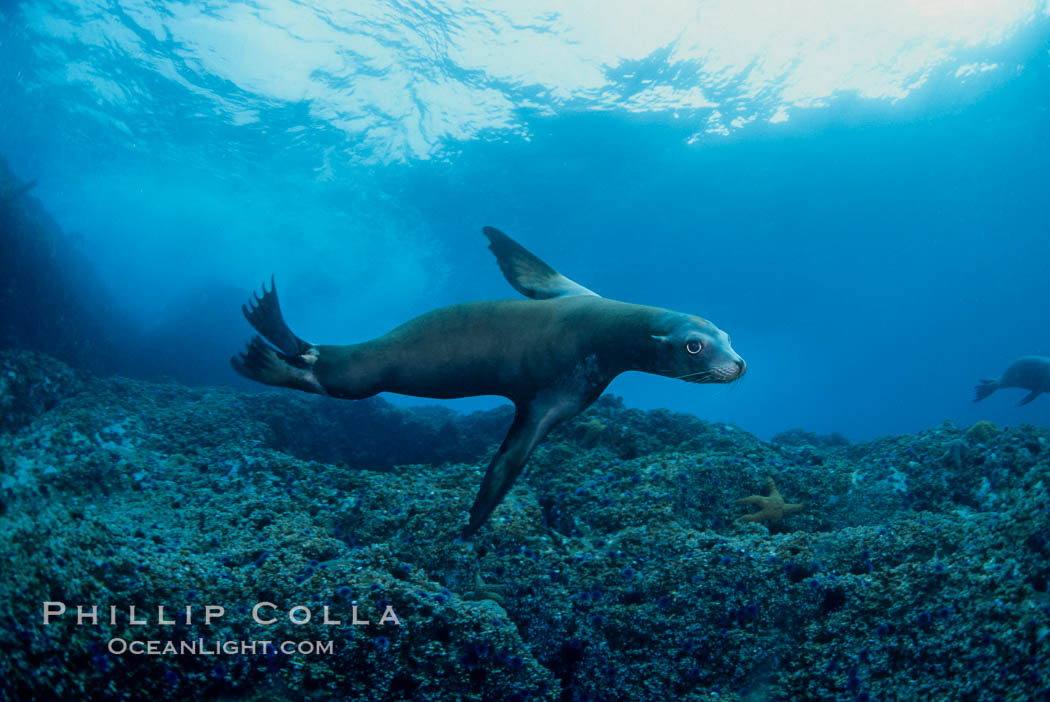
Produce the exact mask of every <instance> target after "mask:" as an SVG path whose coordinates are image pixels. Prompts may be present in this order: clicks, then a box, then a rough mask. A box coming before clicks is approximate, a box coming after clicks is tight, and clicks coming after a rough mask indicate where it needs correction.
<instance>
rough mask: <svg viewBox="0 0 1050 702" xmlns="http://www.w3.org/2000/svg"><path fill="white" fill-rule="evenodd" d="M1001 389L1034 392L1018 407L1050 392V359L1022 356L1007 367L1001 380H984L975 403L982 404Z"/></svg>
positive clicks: (1025, 397)
mask: <svg viewBox="0 0 1050 702" xmlns="http://www.w3.org/2000/svg"><path fill="white" fill-rule="evenodd" d="M1000 388H1023V389H1025V390H1031V391H1032V392H1030V393H1028V394H1027V395H1025V396H1024V397H1023V398H1022V399H1021V401H1020V402H1018V403H1017V406H1018V407H1020V406H1021V405H1027V404H1028V403H1029V402H1031V401H1032V400H1034V399H1035V398H1037V397H1039V395H1040V394H1041V393H1044V392H1050V358H1047V357H1046V356H1022V357H1021V358H1019V359H1017V360H1016V361H1014V362H1013V363H1011V364H1010V365H1009V367H1007V369H1006V372H1004V373H1003V375H1002V377H1000V378H999V380H982V381H981V383H980V385H978V386H977V387H976V388H975V389H976V391H977V396H976V397H975V398H974V399H973V401H974V402H980V401H981V400H983V399H984V398H986V397H988V396H989V395H991V394H992V393H993V392H995V391H996V390H998V389H1000Z"/></svg>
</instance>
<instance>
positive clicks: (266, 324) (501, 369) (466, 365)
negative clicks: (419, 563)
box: [230, 227, 747, 536]
mask: <svg viewBox="0 0 1050 702" xmlns="http://www.w3.org/2000/svg"><path fill="white" fill-rule="evenodd" d="M482 231H483V232H484V234H485V236H487V237H488V239H489V248H490V249H491V250H492V252H493V253H494V254H495V255H496V261H497V263H498V264H499V267H500V268H501V269H502V270H503V274H504V276H506V278H507V280H508V281H509V282H510V284H511V285H512V286H514V288H515V289H516V290H518V291H519V292H521V293H522V294H523V295H525V296H526V297H528V298H532V299H529V300H493V301H487V302H469V303H465V304H460V305H452V306H451V307H443V308H441V309H437V310H434V311H432V312H428V313H426V314H424V315H422V316H419V317H416V318H415V319H413V320H410V321H408V322H406V323H405V324H402V325H401V326H399V327H397V328H396V329H394V330H393V331H391V332H389V333H388V334H386V335H384V336H381V337H379V338H377V339H373V340H371V341H365V342H363V343H360V344H350V345H347V346H318V345H315V344H310V343H307V342H305V341H303V340H302V339H300V338H299V337H297V336H296V335H295V334H293V333H292V332H291V330H290V329H289V328H288V326H287V325H286V324H285V322H284V318H283V317H282V315H281V309H280V306H279V304H278V301H277V290H276V287H275V286H274V283H273V280H272V279H271V282H270V290H266V286H265V285H264V286H263V296H262V298H259V297H258V295H256V296H255V299H254V301H252V302H251V303H250V305H245V306H244V307H243V308H242V309H243V311H244V316H245V317H246V318H247V319H248V321H249V322H250V323H251V325H252V326H253V327H255V330H256V331H257V332H259V334H261V335H262V337H265V341H264V340H263V338H262V337H260V336H255V337H254V338H253V339H252V340H251V342H250V343H249V344H248V348H247V349H246V350H245V351H244V352H243V353H241V354H240V355H239V356H235V357H234V358H232V359H230V361H231V363H232V365H233V367H234V369H235V370H236V371H237V372H238V373H240V374H241V375H244V376H246V377H248V378H251V379H252V380H257V381H259V382H260V383H266V384H267V385H278V386H282V387H288V388H296V389H298V390H305V391H306V392H314V393H318V394H321V395H331V396H333V397H342V398H348V399H354V400H359V399H363V398H366V397H371V396H372V395H375V394H376V393H379V392H396V393H400V394H403V395H415V396H417V397H434V398H452V397H471V396H475V395H502V396H504V397H506V398H508V399H509V400H510V401H511V402H513V403H514V407H515V409H516V413H515V415H514V422H513V424H511V427H510V431H509V432H507V436H506V438H505V439H504V440H503V445H502V446H500V448H499V450H498V451H497V452H496V455H495V456H494V457H493V458H492V462H491V463H490V464H489V467H488V471H487V472H486V473H485V478H484V480H483V481H482V484H481V489H480V490H479V491H478V495H477V498H476V499H475V500H474V505H473V506H472V507H471V508H470V522H469V523H468V524H467V526H466V528H465V529H464V530H463V535H464V536H471V535H473V534H474V533H475V532H477V530H478V529H479V528H480V527H481V525H482V524H484V523H485V520H486V519H487V518H488V516H489V515H490V514H491V513H492V510H494V509H495V508H496V506H497V505H498V504H499V503H500V501H501V500H502V499H503V496H504V495H506V493H507V491H508V490H509V489H510V486H511V485H512V484H513V483H514V479H515V478H517V476H518V474H519V473H521V471H522V468H524V466H525V462H526V461H527V460H528V458H529V455H530V454H531V453H532V450H533V449H534V448H535V447H536V445H537V444H538V443H539V442H540V440H542V439H543V437H544V436H546V434H547V432H548V431H550V430H551V428H552V427H554V426H555V425H556V424H558V423H559V422H562V421H564V420H566V419H569V418H570V417H573V416H575V415H577V414H579V413H580V412H582V411H583V410H584V409H586V408H587V407H588V406H589V405H590V404H591V403H592V402H594V401H595V400H596V399H597V398H598V396H599V395H600V394H601V393H602V391H603V390H604V389H605V388H606V386H607V385H608V384H609V383H610V382H611V381H612V379H613V378H615V377H616V376H617V375H619V374H620V373H623V372H625V371H631V370H636V371H644V372H646V373H655V374H657V375H664V376H669V377H672V378H678V379H681V380H686V381H689V382H693V383H729V382H732V381H734V380H736V379H737V378H739V377H740V376H742V375H743V374H744V371H745V370H746V368H747V366H746V364H745V363H744V361H743V359H742V358H740V356H738V355H737V354H736V352H735V351H733V349H732V347H731V346H730V344H729V337H728V336H726V334H725V332H723V331H722V330H720V329H719V328H718V327H716V326H715V325H714V324H712V323H711V322H708V321H707V320H705V319H701V318H700V317H694V316H691V315H687V314H682V313H680V312H672V311H670V310H665V309H661V308H659V307H644V306H642V305H632V304H629V303H626V302H617V301H615V300H608V299H606V298H603V297H599V296H598V295H597V294H595V293H593V292H591V291H590V290H588V289H587V288H585V287H583V286H581V285H578V284H577V283H574V282H573V281H571V280H569V279H568V278H566V277H565V276H563V275H561V274H560V273H558V272H557V271H556V270H554V269H553V268H551V267H550V266H548V265H547V264H546V263H544V262H543V261H541V260H540V259H539V258H537V257H536V256H534V255H533V254H531V253H530V252H528V251H527V250H525V248H524V247H522V246H521V245H520V244H518V243H517V242H516V241H514V240H513V239H511V238H510V237H509V236H507V235H506V234H504V233H502V232H500V231H498V230H496V229H493V228H492V227H485V228H484V229H483V230H482ZM267 341H269V342H270V343H266V342H267ZM271 344H272V346H271Z"/></svg>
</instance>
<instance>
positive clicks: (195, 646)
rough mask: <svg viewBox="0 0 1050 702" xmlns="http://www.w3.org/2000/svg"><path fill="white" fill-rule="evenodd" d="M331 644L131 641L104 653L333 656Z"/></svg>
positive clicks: (113, 644)
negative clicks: (278, 653)
mask: <svg viewBox="0 0 1050 702" xmlns="http://www.w3.org/2000/svg"><path fill="white" fill-rule="evenodd" d="M334 645H335V644H334V642H332V641H281V642H279V643H274V642H273V641H214V642H208V641H205V640H204V639H197V640H196V641H153V640H150V641H140V640H138V639H133V640H131V641H127V640H125V639H120V638H117V639H110V640H109V643H108V644H107V645H106V650H108V651H109V652H110V653H112V654H113V655H115V656H122V655H124V654H125V653H130V654H132V655H134V656H221V655H227V656H236V655H242V656H248V655H251V656H263V655H272V654H274V653H276V652H278V651H279V652H280V653H283V654H285V655H287V656H291V655H294V654H299V655H303V656H310V655H314V654H322V655H324V654H329V655H330V654H332V653H334V649H333V646H334Z"/></svg>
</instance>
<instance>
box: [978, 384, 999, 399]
mask: <svg viewBox="0 0 1050 702" xmlns="http://www.w3.org/2000/svg"><path fill="white" fill-rule="evenodd" d="M998 389H999V383H998V381H995V380H982V381H981V383H980V384H979V385H978V386H977V387H975V388H974V391H975V392H976V395H975V396H974V398H973V401H974V402H980V401H981V400H983V399H984V398H986V397H988V396H989V395H991V394H992V393H993V392H995V391H996V390H998Z"/></svg>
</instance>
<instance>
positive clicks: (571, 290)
mask: <svg viewBox="0 0 1050 702" xmlns="http://www.w3.org/2000/svg"><path fill="white" fill-rule="evenodd" d="M481 231H482V233H483V234H484V235H485V236H487V237H488V238H489V249H491V250H492V253H494V254H496V262H497V263H498V264H499V267H500V270H502V271H503V275H504V277H506V279H507V282H509V283H510V284H511V285H512V286H513V287H514V289H515V290H517V291H518V292H520V293H521V294H522V295H524V296H525V297H531V298H533V299H535V300H547V299H550V298H552V297H571V296H573V295H594V296H595V297H598V293H596V292H593V291H591V290H588V289H587V288H585V287H583V286H582V285H580V284H579V283H575V282H573V281H571V280H569V279H568V278H566V277H565V276H563V275H562V274H561V273H559V272H558V271H556V270H554V269H553V268H551V267H550V266H548V265H547V264H546V263H544V262H543V261H541V260H540V259H539V258H537V257H536V256H535V255H533V254H532V253H531V252H529V251H528V250H527V249H526V248H525V247H524V246H522V245H521V244H519V243H518V242H516V241H514V240H513V239H511V238H510V237H509V236H507V235H506V234H504V233H503V232H501V231H500V230H498V229H494V228H493V227H484V228H483V229H482V230H481Z"/></svg>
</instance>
